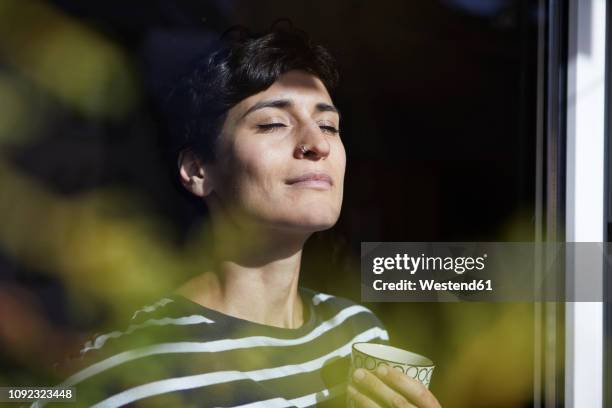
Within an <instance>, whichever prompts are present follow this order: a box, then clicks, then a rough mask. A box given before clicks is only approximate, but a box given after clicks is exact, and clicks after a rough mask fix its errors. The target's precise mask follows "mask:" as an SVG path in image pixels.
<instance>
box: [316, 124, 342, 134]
mask: <svg viewBox="0 0 612 408" xmlns="http://www.w3.org/2000/svg"><path fill="white" fill-rule="evenodd" d="M319 129H321V130H322V131H323V132H325V133H332V134H334V135H336V134H338V132H339V130H338V129H336V128H335V127H333V126H328V125H321V126H319Z"/></svg>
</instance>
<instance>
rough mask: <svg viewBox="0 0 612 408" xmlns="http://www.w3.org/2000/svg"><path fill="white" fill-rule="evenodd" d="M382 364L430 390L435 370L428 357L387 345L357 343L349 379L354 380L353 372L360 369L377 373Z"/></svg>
mask: <svg viewBox="0 0 612 408" xmlns="http://www.w3.org/2000/svg"><path fill="white" fill-rule="evenodd" d="M382 364H384V365H386V366H388V367H390V368H395V369H397V370H400V371H401V372H402V373H404V374H406V375H407V376H408V377H411V378H414V379H415V380H418V381H420V382H421V383H423V385H425V387H427V388H429V383H430V381H431V374H432V373H433V369H434V368H435V365H434V363H433V361H431V360H430V359H428V358H427V357H423V356H421V355H419V354H416V353H413V352H410V351H407V350H402V349H400V348H397V347H393V346H387V345H385V344H376V343H355V344H353V348H352V352H351V371H350V374H349V375H350V377H349V378H352V375H353V371H355V370H356V369H358V368H364V369H366V370H368V371H375V370H376V369H377V368H378V366H380V365H382Z"/></svg>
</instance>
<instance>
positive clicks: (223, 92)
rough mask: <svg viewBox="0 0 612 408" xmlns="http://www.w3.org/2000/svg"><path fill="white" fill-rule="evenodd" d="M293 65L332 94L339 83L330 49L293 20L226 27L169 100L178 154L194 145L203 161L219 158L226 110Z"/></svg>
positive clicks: (168, 116)
mask: <svg viewBox="0 0 612 408" xmlns="http://www.w3.org/2000/svg"><path fill="white" fill-rule="evenodd" d="M290 70H303V71H306V72H309V73H311V74H313V75H315V76H316V77H318V78H319V79H320V80H321V81H322V82H323V84H324V85H325V87H326V88H327V90H328V92H330V93H333V90H334V89H335V87H336V86H337V83H338V78H339V76H338V70H337V68H336V63H335V61H334V59H333V57H332V56H331V54H330V53H329V52H328V51H327V50H326V49H325V48H324V47H323V46H321V45H317V44H313V43H312V42H311V40H310V38H309V37H308V35H307V34H306V33H305V32H303V31H301V30H298V29H296V28H294V27H293V26H292V25H289V26H288V27H287V26H286V25H278V24H275V25H273V26H272V28H271V29H270V30H269V31H268V32H266V33H263V34H254V33H251V32H250V31H249V30H248V29H246V28H244V27H234V28H232V29H230V30H228V31H226V33H225V34H224V35H223V36H222V38H221V40H220V44H218V45H217V46H216V49H215V50H214V51H213V52H212V53H210V52H209V53H207V54H206V55H205V56H203V57H200V58H198V59H196V60H195V61H194V63H193V64H192V65H190V68H189V70H188V71H187V73H186V74H185V75H183V76H182V77H181V78H180V79H179V81H178V82H177V83H176V85H175V86H174V87H173V89H172V91H171V92H170V95H169V97H168V99H167V100H166V103H165V109H164V111H165V114H166V119H167V122H168V125H169V131H170V136H171V138H172V143H171V144H172V147H173V150H174V153H178V152H179V151H181V150H183V149H185V148H191V149H193V150H194V152H196V153H197V154H199V155H200V157H201V158H202V159H203V160H204V161H211V160H214V158H215V143H216V140H217V137H218V135H219V133H220V130H221V127H222V125H223V121H224V120H225V118H226V114H227V111H228V110H229V109H230V108H232V107H233V106H234V105H236V104H237V103H238V102H240V101H241V100H243V99H245V98H247V97H249V96H251V95H254V94H256V93H258V92H261V91H263V90H265V89H267V88H268V87H270V86H271V85H272V84H273V83H274V82H275V81H276V80H277V79H278V78H279V77H280V76H281V75H283V74H284V73H286V72H287V71H290Z"/></svg>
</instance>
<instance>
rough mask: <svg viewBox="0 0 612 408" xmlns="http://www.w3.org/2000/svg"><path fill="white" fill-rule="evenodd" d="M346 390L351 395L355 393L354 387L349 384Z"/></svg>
mask: <svg viewBox="0 0 612 408" xmlns="http://www.w3.org/2000/svg"><path fill="white" fill-rule="evenodd" d="M347 390H348V394H349V395H350V396H351V397H352V396H353V395H355V392H356V391H355V389H354V388H353V387H351V386H350V385H349V386H348V387H347Z"/></svg>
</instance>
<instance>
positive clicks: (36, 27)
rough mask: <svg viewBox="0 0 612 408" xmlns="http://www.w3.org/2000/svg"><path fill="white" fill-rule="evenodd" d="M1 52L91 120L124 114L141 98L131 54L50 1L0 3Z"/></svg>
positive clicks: (13, 0)
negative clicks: (65, 13) (55, 7)
mask: <svg viewBox="0 0 612 408" xmlns="http://www.w3.org/2000/svg"><path fill="white" fill-rule="evenodd" d="M0 55H1V56H2V59H3V61H4V62H5V63H7V64H9V65H11V66H12V67H14V68H15V69H16V70H18V71H19V72H20V73H21V74H23V75H24V76H26V77H27V78H28V79H29V80H31V81H32V82H33V83H34V84H36V85H37V86H39V87H40V88H41V89H44V90H46V91H47V92H48V93H50V94H52V95H53V96H54V97H56V98H58V99H59V100H61V101H62V102H63V103H65V104H67V105H70V106H71V107H73V108H74V109H76V110H77V111H78V112H80V113H82V114H83V115H86V116H88V117H91V118H92V119H94V118H119V117H124V116H125V115H126V114H127V113H128V112H129V111H130V110H131V109H132V108H133V107H134V105H135V103H136V101H137V97H138V81H137V80H136V79H137V77H136V76H135V73H134V72H133V69H132V67H131V65H130V61H129V58H128V57H127V55H125V54H124V53H123V52H122V50H121V49H120V48H119V47H118V46H117V45H115V44H113V43H112V42H111V41H109V40H107V39H106V38H104V37H103V36H102V35H100V34H99V33H97V32H96V31H94V30H92V29H90V28H88V27H87V26H85V25H83V24H81V23H79V22H77V21H75V20H74V19H71V18H69V17H67V16H65V15H64V14H62V13H61V12H59V11H58V10H56V9H54V8H53V7H51V6H49V5H48V4H47V3H44V2H41V1H36V0H30V1H25V2H24V1H19V0H3V1H2V2H0Z"/></svg>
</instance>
